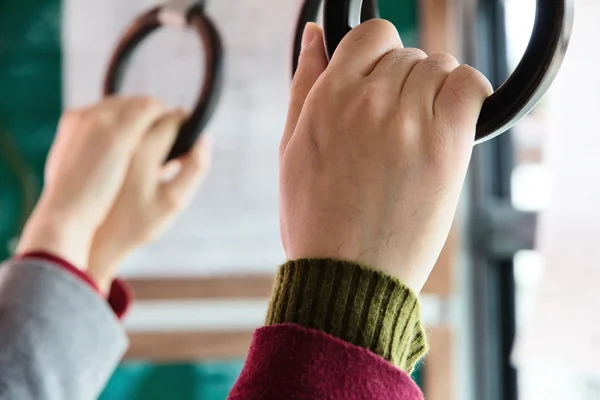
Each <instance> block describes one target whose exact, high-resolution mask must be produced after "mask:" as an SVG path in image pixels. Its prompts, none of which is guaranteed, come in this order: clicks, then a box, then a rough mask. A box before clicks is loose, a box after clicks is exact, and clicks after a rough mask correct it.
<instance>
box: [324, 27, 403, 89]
mask: <svg viewBox="0 0 600 400" xmlns="http://www.w3.org/2000/svg"><path fill="white" fill-rule="evenodd" d="M400 47H402V40H401V39H400V35H399V34H398V30H397V29H396V27H395V26H394V25H393V24H392V23H391V22H388V21H385V20H382V19H372V20H369V21H366V22H364V23H362V24H360V25H358V26H357V27H356V28H354V29H352V30H351V31H350V32H349V33H348V34H347V35H346V36H345V37H344V39H342V41H341V42H340V44H339V46H338V47H337V49H336V51H335V53H334V55H333V57H332V58H331V63H330V68H331V69H332V70H335V71H338V73H339V74H340V76H343V77H346V78H349V77H356V78H359V77H363V76H367V75H369V74H370V73H371V72H372V71H373V69H374V68H375V66H376V65H377V64H378V63H379V62H380V60H381V59H382V58H383V57H384V56H385V55H386V54H387V53H388V52H390V51H391V50H393V49H396V48H400Z"/></svg>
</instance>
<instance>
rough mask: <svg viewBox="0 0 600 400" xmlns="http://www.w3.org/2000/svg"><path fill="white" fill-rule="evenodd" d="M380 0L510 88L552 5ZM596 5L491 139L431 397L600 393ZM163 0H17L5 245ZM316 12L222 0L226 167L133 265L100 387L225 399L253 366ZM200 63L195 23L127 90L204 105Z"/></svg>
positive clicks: (9, 55) (391, 15)
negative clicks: (252, 344) (282, 157)
mask: <svg viewBox="0 0 600 400" xmlns="http://www.w3.org/2000/svg"><path fill="white" fill-rule="evenodd" d="M379 2H380V10H381V15H382V17H383V18H386V19H389V20H390V21H392V22H393V23H394V24H395V25H396V26H397V27H398V30H399V31H400V34H401V36H402V39H403V42H404V44H405V46H406V47H409V46H410V47H421V48H423V49H424V50H425V51H427V52H429V53H435V52H448V53H451V54H453V55H455V56H456V57H457V58H458V59H459V61H461V62H464V63H469V64H471V65H474V66H476V67H477V68H479V69H480V70H481V71H482V72H484V73H485V74H486V76H487V77H488V78H489V79H490V81H491V82H492V84H493V85H494V87H498V86H499V85H500V84H501V83H502V82H503V81H504V80H505V79H506V77H507V76H508V75H509V74H510V72H511V71H512V70H513V69H514V68H515V66H516V65H517V64H518V62H519V60H520V58H521V55H522V54H523V51H524V50H525V47H526V46H527V43H528V41H529V35H530V33H531V29H532V26H533V22H534V18H535V11H536V8H535V7H536V4H535V3H536V2H535V0H479V1H477V0H379ZM596 3H597V0H579V1H578V3H577V6H578V7H577V20H576V26H575V32H574V37H573V43H572V46H571V49H570V51H569V53H568V54H567V60H566V62H565V65H564V67H563V69H562V71H561V73H560V74H559V77H558V78H557V82H556V83H555V85H554V86H553V88H552V89H551V91H550V93H549V94H548V95H547V96H546V97H545V98H544V100H543V101H542V102H541V104H540V105H539V106H538V107H537V108H536V109H535V110H534V111H533V112H532V113H531V114H530V115H529V116H528V117H526V118H525V119H524V120H523V121H521V122H520V123H519V124H518V125H517V126H516V127H515V128H514V129H512V130H511V131H510V132H509V133H507V134H504V135H501V136H500V137H498V138H496V139H494V140H491V141H488V142H486V143H484V144H482V145H479V146H477V147H476V149H475V153H474V157H473V161H472V165H471V170H470V173H469V177H468V180H467V184H466V187H465V191H464V195H463V200H462V202H461V206H460V210H459V212H458V215H457V218H456V222H455V226H454V229H453V231H452V233H451V235H450V238H449V240H448V243H447V245H446V248H445V249H444V252H443V253H442V255H441V257H440V259H439V261H438V265H437V267H436V269H435V271H434V273H433V275H432V276H431V279H430V280H429V282H428V284H427V287H426V288H425V290H424V294H423V296H422V301H423V316H424V319H425V323H426V325H427V330H428V333H429V336H430V342H431V352H430V354H429V355H428V357H427V358H426V359H425V360H424V362H423V363H422V365H420V367H419V368H418V370H417V371H416V372H415V374H414V379H415V380H416V381H417V383H418V384H419V385H420V386H421V387H422V388H423V390H424V393H425V397H426V398H427V399H428V400H442V399H444V400H453V399H456V400H459V399H460V400H465V399H467V400H516V399H522V400H537V399H545V400H546V399H550V400H555V399H556V400H562V399H569V400H573V399H575V400H579V399H581V400H589V399H600V380H598V379H597V376H598V375H600V370H599V367H598V366H597V365H596V363H595V362H594V361H595V360H597V359H600V344H599V343H600V339H599V338H600V329H599V328H598V327H595V326H594V325H593V323H597V324H600V322H598V318H597V317H596V315H597V314H596V313H594V310H597V309H598V308H599V307H600V298H599V297H598V296H597V295H596V296H594V293H595V292H597V290H594V284H595V285H596V286H597V285H598V284H600V275H599V274H598V272H597V269H596V268H595V267H596V266H595V263H596V260H597V259H598V258H599V257H600V254H597V253H598V251H599V250H598V249H597V248H596V247H597V246H596V244H595V243H596V239H600V229H599V228H598V226H599V225H600V223H599V222H597V221H598V220H600V211H598V210H597V204H599V203H598V202H600V195H599V193H598V190H599V189H598V187H599V186H600V185H599V184H598V182H600V168H598V167H597V165H596V163H597V161H598V160H600V157H598V156H597V155H596V153H597V151H598V144H600V140H598V139H597V137H598V136H597V127H596V126H595V124H594V123H593V121H594V120H595V118H594V117H595V113H597V110H598V107H597V106H598V105H599V104H598V103H599V100H600V95H598V94H597V91H598V89H597V88H600V81H599V79H600V78H596V77H595V75H594V74H596V72H595V69H597V68H595V66H597V63H594V60H595V58H596V56H594V54H600V51H599V50H600V48H599V47H600V46H599V44H598V43H596V42H597V37H598V34H600V28H598V27H597V24H596V19H597V15H600V14H599V13H600V4H596ZM156 4H159V2H155V1H150V0H128V1H121V0H2V1H1V2H0V258H2V259H4V258H6V257H9V256H10V254H11V250H12V248H13V246H14V243H15V241H16V240H17V238H18V235H19V231H20V229H21V227H22V225H23V223H24V221H25V219H26V218H27V216H28V214H29V212H30V211H31V209H32V207H33V205H34V204H35V201H36V198H37V196H38V195H39V191H40V187H41V185H42V181H43V173H42V171H43V165H44V161H45V157H46V154H47V151H48V149H49V146H50V144H51V142H52V139H53V135H54V132H55V128H56V123H57V120H58V118H59V116H60V114H61V111H62V110H63V109H64V108H65V107H68V106H81V105H85V104H87V103H90V102H93V101H96V100H98V99H99V97H100V95H101V87H102V81H103V74H104V71H105V68H106V66H107V64H108V60H109V57H110V54H111V52H112V50H113V47H114V45H115V44H116V42H117V40H118V38H119V36H120V34H121V33H122V32H123V31H124V29H125V28H126V27H127V26H128V25H129V24H130V23H131V22H132V20H133V19H134V18H135V17H136V16H137V15H138V14H139V13H141V12H143V11H146V10H147V9H148V8H150V7H152V6H154V5H156ZM299 8H300V0H278V1H270V0H252V1H246V2H242V1H239V0H218V1H217V0H214V1H209V2H208V4H207V14H208V15H210V17H211V18H212V19H213V21H215V23H216V25H217V27H218V28H219V30H220V32H221V34H222V36H223V40H224V45H225V50H226V76H225V91H224V93H223V97H222V100H221V103H220V105H219V108H218V111H217V114H216V115H215V117H214V119H213V120H212V121H211V123H210V126H209V131H210V133H211V134H212V135H213V137H214V139H215V162H214V168H213V171H212V174H211V176H210V178H209V180H208V181H207V183H206V184H205V186H204V187H203V189H202V191H201V192H200V193H199V195H198V197H197V198H196V199H195V201H194V203H193V204H192V206H191V208H190V209H189V210H188V211H187V212H186V214H185V215H184V216H183V218H181V220H180V221H179V222H178V223H177V224H176V225H175V227H174V228H173V229H172V230H171V231H170V232H169V233H168V234H167V235H166V236H165V237H164V238H162V239H161V240H159V241H157V242H155V243H153V244H152V245H150V246H148V247H147V248H144V249H142V250H141V251H140V252H138V253H137V254H135V255H134V256H133V257H131V258H130V259H129V260H128V261H127V263H126V265H125V266H124V268H123V275H124V276H125V277H126V278H127V280H128V281H129V283H130V284H131V285H132V286H133V288H134V291H135V292H136V295H137V298H138V301H137V303H136V304H135V306H134V308H133V310H132V312H131V314H130V315H129V316H128V317H127V319H126V321H125V324H126V326H127V329H128V331H129V334H130V337H131V342H132V345H131V349H130V351H129V353H128V354H127V357H126V359H125V361H124V362H123V364H122V366H121V367H120V368H119V370H118V371H117V372H116V373H115V375H114V376H113V378H112V379H111V381H110V382H109V384H108V386H107V388H106V390H105V393H104V394H103V395H102V399H105V400H108V399H110V400H121V399H123V400H125V399H132V400H136V399H144V400H163V399H164V400H166V399H180V400H196V399H203V400H222V399H225V398H226V396H227V393H228V391H229V389H230V388H231V386H232V384H233V382H234V381H235V379H236V377H237V375H238V374H239V372H240V370H241V367H242V365H243V360H244V357H245V354H246V351H247V347H248V344H249V341H250V338H251V334H252V331H253V330H254V329H255V328H256V327H258V326H259V325H260V324H261V323H262V319H263V317H264V313H265V310H266V306H267V301H268V297H269V295H270V290H271V280H272V276H273V274H274V271H275V270H276V267H277V265H278V264H279V263H281V262H282V261H283V260H284V254H283V252H282V249H281V246H280V243H279V238H278V226H277V148H278V144H279V138H280V134H281V130H282V127H283V123H284V120H285V113H286V108H287V89H288V85H289V79H290V77H289V71H290V66H291V60H290V56H291V49H292V41H293V37H292V35H293V32H294V28H295V22H296V17H297V15H298V11H299ZM202 57H203V55H202V51H201V46H200V42H199V40H198V38H196V37H195V35H194V34H193V33H191V32H188V31H180V30H176V29H164V30H162V31H160V32H159V33H157V34H156V35H154V36H152V37H151V38H150V39H149V40H148V41H147V42H145V43H144V44H143V45H142V47H141V48H140V51H139V52H138V53H136V54H135V56H134V58H133V60H132V63H131V68H130V69H129V71H128V73H127V75H126V77H125V88H124V91H125V92H126V93H148V94H152V95H155V96H158V97H160V98H161V99H164V100H165V101H167V102H169V103H170V104H172V105H177V106H190V105H191V104H192V103H193V100H194V98H195V97H196V95H197V91H196V89H195V88H199V87H200V84H201V79H202V77H203V75H202V74H203V71H202V65H203V64H202V60H203V58H202ZM590 60H591V61H592V62H590ZM595 135H596V136H595ZM594 274H595V275H594ZM540 288H542V289H543V290H542V289H540ZM577 318H578V319H577ZM0 334H2V333H1V332H0ZM594 345H595V346H596V347H593V346H594ZM590 360H592V361H591V362H590Z"/></svg>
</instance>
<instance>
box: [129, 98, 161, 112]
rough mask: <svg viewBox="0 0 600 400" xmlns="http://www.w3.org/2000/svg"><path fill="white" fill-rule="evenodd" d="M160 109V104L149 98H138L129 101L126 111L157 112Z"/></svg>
mask: <svg viewBox="0 0 600 400" xmlns="http://www.w3.org/2000/svg"><path fill="white" fill-rule="evenodd" d="M161 108H162V105H161V103H160V102H159V101H158V100H156V99H154V98H152V97H150V96H138V97H133V98H131V99H130V101H129V104H128V109H129V110H131V111H135V112H140V113H144V112H149V111H157V110H160V109H161Z"/></svg>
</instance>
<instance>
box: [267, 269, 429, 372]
mask: <svg viewBox="0 0 600 400" xmlns="http://www.w3.org/2000/svg"><path fill="white" fill-rule="evenodd" d="M280 323H293V324H297V325H300V326H304V327H306V328H312V329H318V330H321V331H324V332H326V333H328V334H330V335H332V336H335V337H338V338H340V339H342V340H345V341H347V342H350V343H352V344H354V345H357V346H360V347H363V348H366V349H369V350H371V351H373V352H374V353H376V354H378V355H379V356H381V357H383V358H385V359H386V360H388V361H390V362H391V363H393V364H394V365H396V366H398V367H399V368H401V369H403V370H405V371H408V372H412V370H413V368H414V367H415V364H416V363H417V362H418V361H419V359H420V358H421V357H422V356H423V355H424V354H425V353H426V352H427V339H426V336H425V332H424V329H423V326H422V324H421V318H420V309H419V301H418V299H417V296H416V295H415V294H414V293H413V292H412V291H411V290H410V289H409V288H408V287H406V286H405V285H404V284H402V282H400V281H399V280H397V279H395V278H392V277H390V276H388V275H385V274H383V273H381V272H378V271H374V270H371V269H369V268H366V267H364V266H361V265H359V264H356V263H352V262H345V261H336V260H327V259H303V260H296V261H289V262H287V263H286V264H284V265H282V266H281V267H280V268H279V271H278V272H277V276H276V278H275V284H274V291H273V297H272V299H271V304H270V306H269V311H268V313H267V320H266V324H267V325H274V324H280Z"/></svg>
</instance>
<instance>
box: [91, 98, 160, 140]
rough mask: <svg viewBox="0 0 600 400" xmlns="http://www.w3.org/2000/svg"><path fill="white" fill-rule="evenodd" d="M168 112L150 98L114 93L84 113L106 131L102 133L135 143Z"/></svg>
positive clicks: (97, 126)
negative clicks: (122, 95)
mask: <svg viewBox="0 0 600 400" xmlns="http://www.w3.org/2000/svg"><path fill="white" fill-rule="evenodd" d="M166 111H167V108H166V106H165V105H163V104H162V103H160V102H159V101H157V100H154V99H152V98H150V97H120V96H114V97H109V98H107V99H105V100H103V101H102V102H100V103H98V104H97V105H95V106H92V107H90V108H88V109H86V110H85V111H84V113H85V114H86V115H90V116H92V118H91V119H92V121H91V123H92V124H94V125H95V126H96V128H97V129H102V130H104V131H105V132H103V134H105V135H109V136H111V137H112V138H114V139H115V140H118V141H119V142H123V143H125V142H129V143H134V144H135V143H137V141H139V140H140V139H141V138H142V136H143V135H144V134H145V133H146V132H148V130H149V129H150V128H151V127H152V126H153V125H154V124H155V122H156V121H157V120H158V119H159V118H160V117H161V116H162V115H163V114H164V113H165V112H166ZM106 128H109V129H106ZM92 134H93V133H92Z"/></svg>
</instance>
